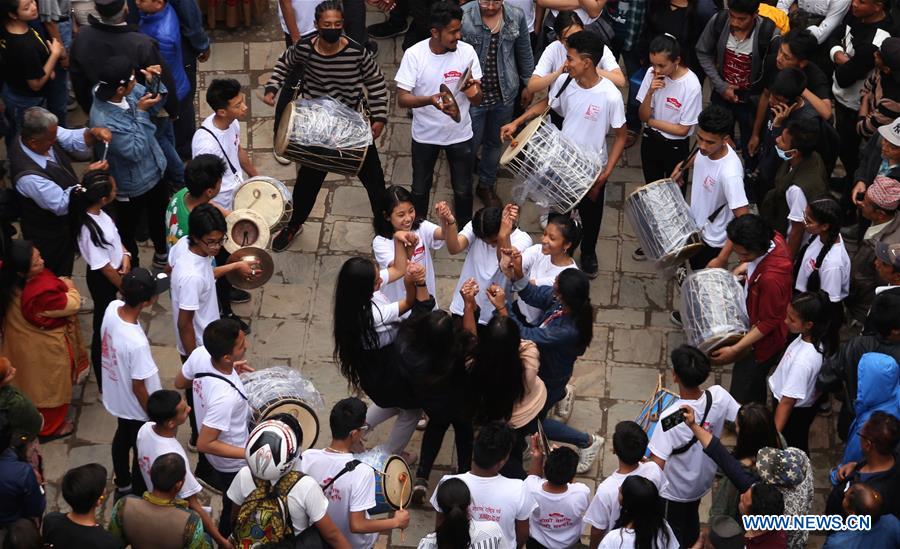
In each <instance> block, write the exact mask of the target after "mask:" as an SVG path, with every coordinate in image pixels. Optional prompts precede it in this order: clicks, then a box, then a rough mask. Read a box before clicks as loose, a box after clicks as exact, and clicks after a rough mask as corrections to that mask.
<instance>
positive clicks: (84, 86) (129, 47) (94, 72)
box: [69, 15, 178, 117]
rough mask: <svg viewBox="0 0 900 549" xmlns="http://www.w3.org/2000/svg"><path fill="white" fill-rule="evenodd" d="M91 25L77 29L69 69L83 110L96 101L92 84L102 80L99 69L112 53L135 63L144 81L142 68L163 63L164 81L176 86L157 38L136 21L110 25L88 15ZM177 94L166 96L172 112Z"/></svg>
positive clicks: (171, 113) (137, 76)
mask: <svg viewBox="0 0 900 549" xmlns="http://www.w3.org/2000/svg"><path fill="white" fill-rule="evenodd" d="M88 18H89V20H90V23H91V24H90V26H87V27H84V28H82V29H81V30H80V31H78V36H77V37H76V38H75V41H74V42H73V43H72V52H71V55H70V58H71V61H70V64H69V71H70V72H71V74H72V88H73V89H74V90H75V99H77V100H78V104H79V105H80V106H81V108H82V109H83V110H84V112H87V113H89V112H91V104H92V103H93V87H94V86H95V85H96V84H97V81H98V80H100V78H99V72H100V67H102V66H103V65H104V64H105V62H106V60H107V59H109V58H110V57H114V56H117V55H123V56H125V57H127V58H128V59H131V60H132V62H134V64H135V77H136V78H137V79H138V82H141V83H143V80H144V77H143V73H141V72H140V69H145V68H147V67H149V66H150V65H160V66H161V67H162V83H163V84H164V85H165V86H166V89H169V90H174V89H175V80H174V79H173V78H172V71H171V70H169V67H168V66H167V65H166V63H165V61H163V57H162V55H161V54H160V53H159V48H158V47H157V45H156V40H154V39H152V38H150V37H149V36H147V35H146V34H142V33H141V32H140V31H139V30H138V28H137V27H135V26H134V25H107V24H105V23H101V22H100V21H99V20H97V19H96V18H95V17H94V16H92V15H91V16H88ZM176 95H177V94H174V93H170V94H168V96H167V98H166V104H165V109H166V112H168V113H169V116H171V117H174V116H175V115H176V114H177V113H178V98H177V97H176Z"/></svg>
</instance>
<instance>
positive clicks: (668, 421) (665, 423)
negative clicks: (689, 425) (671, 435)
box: [662, 408, 684, 431]
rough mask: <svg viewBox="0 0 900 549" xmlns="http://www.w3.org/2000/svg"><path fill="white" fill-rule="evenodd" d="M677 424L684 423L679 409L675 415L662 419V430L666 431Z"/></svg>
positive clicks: (682, 412) (681, 411) (682, 413)
mask: <svg viewBox="0 0 900 549" xmlns="http://www.w3.org/2000/svg"><path fill="white" fill-rule="evenodd" d="M679 423H684V410H682V409H680V408H679V409H678V411H676V412H675V413H673V414H670V415H668V416H666V417H664V418H662V430H663V431H668V430H669V429H671V428H672V427H675V426H676V425H678V424H679Z"/></svg>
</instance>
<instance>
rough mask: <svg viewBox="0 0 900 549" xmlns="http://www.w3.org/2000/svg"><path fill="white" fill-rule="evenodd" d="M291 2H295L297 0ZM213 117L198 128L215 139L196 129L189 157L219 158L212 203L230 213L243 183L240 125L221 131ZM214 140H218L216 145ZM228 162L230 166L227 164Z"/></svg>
mask: <svg viewBox="0 0 900 549" xmlns="http://www.w3.org/2000/svg"><path fill="white" fill-rule="evenodd" d="M293 1H294V2H297V0H293ZM214 116H215V114H211V115H209V116H207V117H206V120H204V121H203V123H202V124H200V126H201V127H203V128H207V129H208V130H210V131H211V132H212V133H213V134H215V138H214V137H213V136H212V135H210V134H209V132H207V131H206V130H201V129H200V128H197V131H195V132H194V137H193V139H192V140H191V156H193V157H196V156H197V155H199V154H214V155H216V156H218V157H219V158H221V159H222V162H224V163H225V175H223V176H222V187H221V188H220V189H219V194H217V195H216V196H214V197H213V199H212V201H213V202H215V203H216V204H218V205H219V206H222V207H223V208H225V209H226V210H229V211H231V210H233V209H234V193H235V191H237V188H238V187H239V186H240V185H241V183H242V182H243V181H244V171H243V169H242V168H241V159H240V157H239V156H238V149H239V147H240V146H241V124H240V123H239V122H238V121H237V120H235V121H234V122H232V123H231V125H230V126H228V129H227V130H224V131H223V130H220V129H219V128H217V127H216V125H215V124H213V117H214ZM216 140H218V143H217V142H216ZM220 144H221V145H222V146H221V147H220V146H219V145H220ZM223 149H224V150H225V154H224V155H223V154H222V150H223ZM226 155H227V156H226ZM229 161H230V162H231V164H229ZM232 166H234V170H235V172H236V173H233V172H232V171H231V167H232Z"/></svg>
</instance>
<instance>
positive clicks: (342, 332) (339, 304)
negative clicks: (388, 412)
mask: <svg viewBox="0 0 900 549" xmlns="http://www.w3.org/2000/svg"><path fill="white" fill-rule="evenodd" d="M373 293H375V263H373V262H372V260H370V259H366V258H364V257H351V258H350V259H348V260H347V261H345V262H344V264H343V265H342V266H341V270H340V272H339V273H338V277H337V284H336V285H335V288H334V354H333V356H334V361H335V362H337V363H338V365H339V366H340V369H341V373H342V374H343V375H344V377H345V378H347V383H348V384H349V385H350V387H351V388H352V389H354V390H357V391H358V390H359V389H360V386H359V383H360V376H359V371H360V369H361V368H364V367H365V364H364V362H365V361H366V355H367V351H374V350H376V349H377V348H378V333H377V332H376V331H375V322H374V320H373V319H372V294H373Z"/></svg>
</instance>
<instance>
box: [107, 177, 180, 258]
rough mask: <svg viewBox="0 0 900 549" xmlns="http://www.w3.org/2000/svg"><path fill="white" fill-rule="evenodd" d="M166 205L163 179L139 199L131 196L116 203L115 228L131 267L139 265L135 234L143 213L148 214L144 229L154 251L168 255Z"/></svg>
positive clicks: (166, 186)
mask: <svg viewBox="0 0 900 549" xmlns="http://www.w3.org/2000/svg"><path fill="white" fill-rule="evenodd" d="M168 202H169V189H168V184H167V183H166V182H165V180H160V181H159V182H158V183H157V184H156V186H154V187H153V188H152V189H150V190H149V191H147V192H145V193H144V194H142V195H141V196H135V197H131V198H129V199H128V201H127V202H124V201H116V227H118V229H119V236H121V237H122V244H123V245H124V246H125V249H126V250H128V251H129V252H130V253H131V267H132V268H134V267H140V266H141V265H140V257H138V247H137V242H136V241H135V239H134V235H135V233H136V232H137V226H138V223H139V222H140V220H141V216H142V215H144V214H146V215H147V218H146V219H147V230H148V231H149V232H150V240H152V241H153V251H154V252H156V253H157V254H159V255H168V247H167V245H166V219H165V218H166V206H168Z"/></svg>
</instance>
